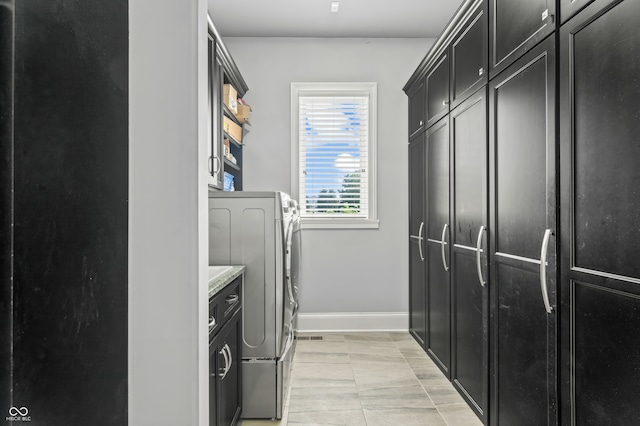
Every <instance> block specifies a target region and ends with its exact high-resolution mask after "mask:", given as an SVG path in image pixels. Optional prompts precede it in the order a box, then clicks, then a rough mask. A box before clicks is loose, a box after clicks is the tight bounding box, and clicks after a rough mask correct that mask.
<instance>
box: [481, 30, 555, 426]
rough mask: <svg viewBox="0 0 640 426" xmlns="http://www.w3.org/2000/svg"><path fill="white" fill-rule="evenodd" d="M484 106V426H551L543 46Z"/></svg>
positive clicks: (551, 207)
mask: <svg viewBox="0 0 640 426" xmlns="http://www.w3.org/2000/svg"><path fill="white" fill-rule="evenodd" d="M489 105H490V127H489V128H490V139H489V140H490V185H489V186H490V208H489V210H490V212H491V224H490V229H491V230H492V232H490V236H491V238H490V241H491V259H492V260H491V291H492V298H491V303H492V307H491V314H492V319H491V320H492V330H493V338H492V342H493V343H492V353H493V355H492V379H493V386H492V396H493V398H492V407H491V410H492V413H491V415H490V418H491V419H492V420H491V423H492V424H494V425H519V426H525V425H532V426H540V425H551V424H556V394H555V388H556V367H555V365H556V353H555V352H556V311H555V309H553V306H554V302H555V285H556V266H555V265H556V260H555V259H556V189H555V187H556V172H555V170H556V166H555V156H556V155H555V152H556V143H555V133H556V132H555V119H554V117H555V52H554V39H553V38H549V39H547V40H546V41H545V42H543V43H542V44H541V45H539V46H537V47H536V48H534V49H533V50H531V51H530V52H529V53H528V54H526V55H525V56H523V57H522V58H520V59H519V60H518V61H517V62H515V63H514V64H513V65H512V66H511V67H510V68H508V69H507V70H505V71H504V72H503V73H501V74H500V75H499V76H498V77H497V78H496V79H494V80H492V81H491V84H490V103H489ZM541 259H542V262H541ZM545 296H546V297H548V305H546V304H545V303H544V301H545V300H546V299H545Z"/></svg>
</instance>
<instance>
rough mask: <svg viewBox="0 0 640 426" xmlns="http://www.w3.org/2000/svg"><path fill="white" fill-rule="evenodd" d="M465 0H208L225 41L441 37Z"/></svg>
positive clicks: (217, 26)
mask: <svg viewBox="0 0 640 426" xmlns="http://www.w3.org/2000/svg"><path fill="white" fill-rule="evenodd" d="M462 1H463V0H339V12H338V13H331V11H330V9H331V2H332V0H208V2H209V13H210V14H211V17H212V19H213V22H214V23H215V26H216V29H217V30H218V32H219V33H220V34H221V35H222V36H223V37H225V36H226V37H363V38H376V37H381V38H396V37H433V38H435V37H437V36H438V35H440V33H441V32H442V30H443V29H444V27H445V25H446V24H447V23H448V22H449V19H451V17H452V16H453V14H454V13H455V11H456V10H457V9H458V7H459V6H460V4H462Z"/></svg>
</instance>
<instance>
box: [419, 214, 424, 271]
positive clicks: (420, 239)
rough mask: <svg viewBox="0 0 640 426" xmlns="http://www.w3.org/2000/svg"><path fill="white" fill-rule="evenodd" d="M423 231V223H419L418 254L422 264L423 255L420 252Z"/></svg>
mask: <svg viewBox="0 0 640 426" xmlns="http://www.w3.org/2000/svg"><path fill="white" fill-rule="evenodd" d="M423 229H424V222H420V231H418V251H419V253H420V260H421V261H423V262H424V253H423V252H422V230H423Z"/></svg>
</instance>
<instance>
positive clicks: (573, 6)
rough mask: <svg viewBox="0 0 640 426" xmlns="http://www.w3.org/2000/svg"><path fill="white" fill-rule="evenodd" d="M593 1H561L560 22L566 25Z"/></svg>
mask: <svg viewBox="0 0 640 426" xmlns="http://www.w3.org/2000/svg"><path fill="white" fill-rule="evenodd" d="M592 1H593V0H560V19H561V21H560V22H561V23H563V24H564V23H565V22H566V21H568V20H569V19H570V18H571V17H572V16H573V15H575V14H576V13H578V12H579V11H580V9H582V8H583V7H585V6H586V5H588V4H589V3H591V2H592Z"/></svg>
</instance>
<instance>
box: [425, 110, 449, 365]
mask: <svg viewBox="0 0 640 426" xmlns="http://www.w3.org/2000/svg"><path fill="white" fill-rule="evenodd" d="M426 150H427V161H426V163H427V173H426V176H427V194H426V197H427V198H426V205H427V207H426V212H427V220H426V224H425V226H426V237H427V241H426V255H425V257H426V262H427V271H426V277H427V345H426V349H427V353H428V354H429V356H431V358H432V359H433V360H434V361H435V363H436V364H437V365H438V367H440V369H441V370H442V372H443V373H444V374H445V375H446V376H447V377H450V374H451V371H450V369H451V321H450V320H451V297H450V296H451V292H450V285H449V279H450V268H449V264H450V263H449V262H450V253H449V250H450V247H451V239H450V231H451V230H450V219H449V119H448V117H446V118H444V119H442V120H441V121H439V122H438V123H436V124H435V125H433V126H432V127H431V128H429V129H428V130H427V145H426Z"/></svg>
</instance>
